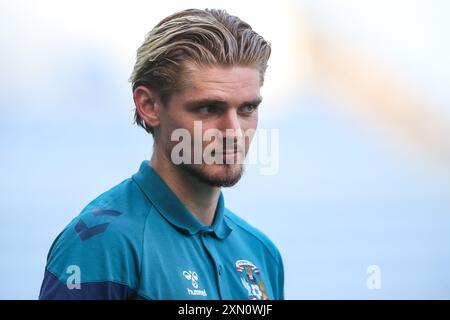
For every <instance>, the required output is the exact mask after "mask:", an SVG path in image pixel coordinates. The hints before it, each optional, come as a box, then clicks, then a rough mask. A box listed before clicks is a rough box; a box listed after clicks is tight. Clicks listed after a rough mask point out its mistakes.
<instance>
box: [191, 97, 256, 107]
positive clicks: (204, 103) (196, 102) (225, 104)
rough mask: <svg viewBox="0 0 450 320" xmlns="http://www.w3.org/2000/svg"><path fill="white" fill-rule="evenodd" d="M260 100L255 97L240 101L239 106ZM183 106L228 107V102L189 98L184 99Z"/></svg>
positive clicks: (252, 103) (254, 103) (253, 103)
mask: <svg viewBox="0 0 450 320" xmlns="http://www.w3.org/2000/svg"><path fill="white" fill-rule="evenodd" d="M261 101H262V98H256V99H253V100H250V101H244V102H242V103H241V104H240V105H239V107H243V106H248V105H256V106H257V105H259V104H260V103H261ZM183 105H184V107H186V108H189V109H195V108H198V107H202V106H218V107H228V106H229V104H228V102H226V101H224V100H218V99H200V100H189V101H186V102H185V103H184V104H183Z"/></svg>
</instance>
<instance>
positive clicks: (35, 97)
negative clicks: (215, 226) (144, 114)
mask: <svg viewBox="0 0 450 320" xmlns="http://www.w3.org/2000/svg"><path fill="white" fill-rule="evenodd" d="M186 8H202V9H203V8H223V9H226V10H227V11H228V12H229V13H231V14H234V15H237V16H239V17H241V18H242V19H243V20H245V21H247V22H249V23H250V24H251V25H252V27H253V28H254V29H255V30H256V31H257V32H258V33H260V34H261V35H263V36H264V37H265V38H266V39H267V40H269V41H270V42H271V43H272V50H273V54H272V57H271V60H270V61H269V68H268V71H267V74H266V81H265V86H264V87H263V97H264V102H263V104H262V106H261V108H260V128H265V129H279V130H280V131H279V132H280V153H279V170H278V173H277V174H275V175H261V174H260V170H259V168H258V166H255V165H253V166H248V167H247V171H246V174H245V176H244V178H243V179H242V180H241V182H240V183H239V184H237V185H236V186H235V187H233V188H230V189H226V190H225V191H224V193H225V199H226V204H227V206H228V207H229V208H230V209H231V210H233V211H235V212H236V213H238V214H239V215H241V216H242V217H243V218H244V219H246V220H248V221H249V222H250V223H252V224H253V225H255V226H256V227H258V228H259V229H261V230H263V231H264V232H265V233H266V234H267V235H268V236H269V237H270V238H271V239H272V240H273V242H274V243H275V244H276V245H277V246H278V247H279V249H280V251H281V253H282V255H283V258H284V264H285V273H286V276H285V277H286V283H285V291H286V298H287V299H443V298H445V299H449V298H450V268H449V267H450V232H449V231H450V95H449V84H450V61H449V60H450V58H449V57H450V42H449V41H448V33H449V30H450V22H449V20H448V15H449V14H450V2H448V1H446V0H427V1H425V0H390V1H388V0H377V1H375V0H342V1H333V0H298V1H294V0H292V1H287V0H286V1H261V0H259V1H230V0H227V1H225V0H222V1H211V0H208V1H190V0H189V1H174V0H165V1H163V2H161V1H148V0H147V1H86V0H77V1H72V0H67V1H51V0H40V1H23V0H18V1H7V0H0V49H1V51H0V56H1V59H0V177H1V179H0V240H1V241H0V298H2V299H36V298H37V297H38V294H39V289H40V284H41V281H42V278H43V272H44V267H45V262H46V255H47V252H48V250H49V248H50V245H51V243H52V241H53V240H54V238H55V237H56V236H57V234H58V233H59V232H60V231H61V230H62V229H63V228H64V227H65V225H66V224H67V223H68V222H69V221H70V220H71V219H72V218H73V217H74V216H76V215H77V214H78V213H79V212H80V211H81V209H82V208H83V207H84V206H85V205H86V204H87V203H88V202H89V201H90V200H92V199H93V198H94V197H96V196H97V195H98V194H100V193H102V192H103V191H105V190H107V189H109V188H110V187H112V186H113V185H115V184H117V183H119V182H120V181H122V180H123V179H126V178H128V177H129V176H130V175H131V174H133V173H134V172H136V171H137V170H138V166H139V164H140V162H141V161H142V160H144V159H149V157H150V154H151V148H152V140H151V137H150V136H149V135H147V134H146V133H145V132H144V130H142V129H140V128H138V127H136V126H134V125H133V102H132V98H131V88H130V84H129V83H128V82H127V80H128V77H129V75H130V73H131V70H132V66H133V64H134V59H135V52H136V49H137V48H138V47H139V46H140V44H141V43H142V41H143V39H144V36H145V34H146V33H147V32H148V31H150V30H151V29H152V28H153V26H154V25H156V24H157V23H158V22H159V21H160V20H161V19H162V18H164V17H165V16H167V15H169V14H171V13H174V12H175V11H179V10H182V9H186ZM370 266H376V268H377V270H378V271H379V272H378V273H377V276H378V277H379V280H380V281H379V283H378V284H379V286H377V287H376V288H373V287H371V286H370V285H369V286H368V280H370V277H371V276H373V274H372V275H371V273H370V272H369V273H368V268H369V271H370ZM369 282H370V281H369Z"/></svg>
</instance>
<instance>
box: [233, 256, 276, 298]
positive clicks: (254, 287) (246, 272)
mask: <svg viewBox="0 0 450 320" xmlns="http://www.w3.org/2000/svg"><path fill="white" fill-rule="evenodd" d="M236 270H237V272H239V274H240V276H241V283H242V285H243V286H244V288H245V289H247V292H248V298H249V299H250V300H269V297H268V295H267V293H266V288H265V287H264V283H263V280H262V278H261V275H260V271H259V269H258V267H257V266H255V265H254V264H253V263H251V262H250V261H248V260H238V261H236Z"/></svg>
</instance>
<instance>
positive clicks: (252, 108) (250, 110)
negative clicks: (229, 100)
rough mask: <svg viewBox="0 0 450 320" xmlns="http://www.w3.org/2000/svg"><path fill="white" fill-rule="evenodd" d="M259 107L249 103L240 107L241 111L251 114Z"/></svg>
mask: <svg viewBox="0 0 450 320" xmlns="http://www.w3.org/2000/svg"><path fill="white" fill-rule="evenodd" d="M257 108H258V106H256V105H254V104H248V105H246V106H243V107H241V108H240V109H239V112H241V113H245V114H251V113H253V112H254V111H255V110H256V109H257Z"/></svg>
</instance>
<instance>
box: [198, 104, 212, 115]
mask: <svg viewBox="0 0 450 320" xmlns="http://www.w3.org/2000/svg"><path fill="white" fill-rule="evenodd" d="M195 111H196V112H198V113H199V114H202V115H208V114H215V113H217V112H218V110H217V108H216V107H214V106H212V105H206V106H201V107H199V108H197V109H195Z"/></svg>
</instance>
